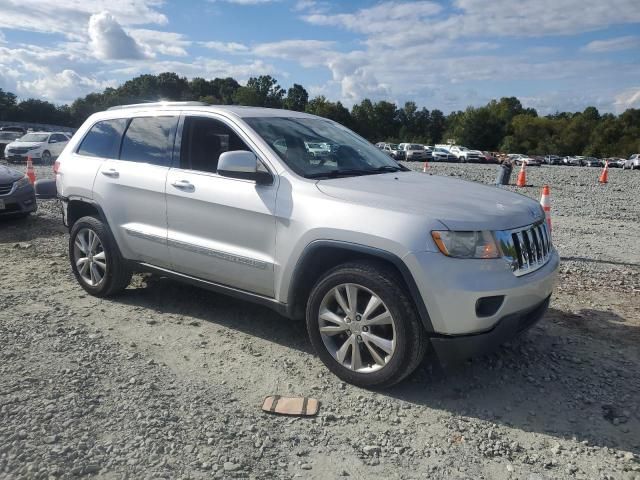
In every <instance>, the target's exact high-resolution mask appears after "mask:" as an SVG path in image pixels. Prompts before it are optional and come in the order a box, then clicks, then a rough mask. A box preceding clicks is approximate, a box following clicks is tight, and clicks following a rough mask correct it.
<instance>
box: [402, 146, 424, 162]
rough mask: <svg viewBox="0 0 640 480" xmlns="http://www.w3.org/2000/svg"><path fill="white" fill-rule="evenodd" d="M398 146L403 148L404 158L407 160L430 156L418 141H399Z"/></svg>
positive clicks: (411, 160)
mask: <svg viewBox="0 0 640 480" xmlns="http://www.w3.org/2000/svg"><path fill="white" fill-rule="evenodd" d="M398 148H399V149H400V150H404V152H405V155H406V160H407V161H409V162H421V161H425V160H427V158H428V157H429V156H430V155H428V154H427V152H426V151H425V149H424V145H420V144H418V143H401V144H400V145H398Z"/></svg>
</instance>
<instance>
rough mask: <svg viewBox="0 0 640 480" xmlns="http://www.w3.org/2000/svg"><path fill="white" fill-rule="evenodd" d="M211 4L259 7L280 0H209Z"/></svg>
mask: <svg viewBox="0 0 640 480" xmlns="http://www.w3.org/2000/svg"><path fill="white" fill-rule="evenodd" d="M209 1H210V2H211V3H215V2H225V3H235V4H236V5H260V4H262V3H273V2H279V1H280V0H209Z"/></svg>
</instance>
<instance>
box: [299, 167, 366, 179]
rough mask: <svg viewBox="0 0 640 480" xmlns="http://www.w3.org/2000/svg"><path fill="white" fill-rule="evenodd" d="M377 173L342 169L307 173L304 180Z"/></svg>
mask: <svg viewBox="0 0 640 480" xmlns="http://www.w3.org/2000/svg"><path fill="white" fill-rule="evenodd" d="M376 173H379V172H378V171H377V170H371V169H367V170H365V169H358V168H344V169H342V170H328V171H326V172H315V173H307V174H306V175H305V176H304V177H305V178H325V177H326V178H337V177H342V176H346V177H348V176H357V175H374V174H376Z"/></svg>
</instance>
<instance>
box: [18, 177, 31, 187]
mask: <svg viewBox="0 0 640 480" xmlns="http://www.w3.org/2000/svg"><path fill="white" fill-rule="evenodd" d="M27 185H31V182H30V181H29V177H27V176H26V175H25V176H24V177H22V178H21V179H20V180H18V181H17V182H16V188H22V187H26V186H27Z"/></svg>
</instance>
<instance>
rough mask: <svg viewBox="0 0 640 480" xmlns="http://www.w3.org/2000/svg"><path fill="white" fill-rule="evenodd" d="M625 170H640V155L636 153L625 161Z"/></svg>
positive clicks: (623, 166)
mask: <svg viewBox="0 0 640 480" xmlns="http://www.w3.org/2000/svg"><path fill="white" fill-rule="evenodd" d="M622 168H623V169H625V170H626V169H629V170H635V169H636V168H638V169H640V153H634V154H633V155H631V156H630V157H629V158H628V159H627V160H625V161H624V165H622Z"/></svg>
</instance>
